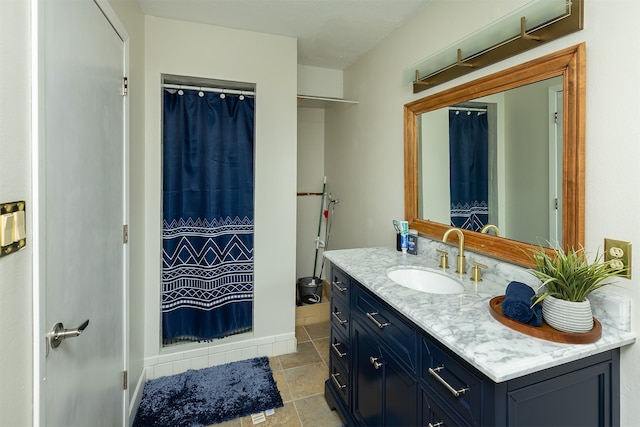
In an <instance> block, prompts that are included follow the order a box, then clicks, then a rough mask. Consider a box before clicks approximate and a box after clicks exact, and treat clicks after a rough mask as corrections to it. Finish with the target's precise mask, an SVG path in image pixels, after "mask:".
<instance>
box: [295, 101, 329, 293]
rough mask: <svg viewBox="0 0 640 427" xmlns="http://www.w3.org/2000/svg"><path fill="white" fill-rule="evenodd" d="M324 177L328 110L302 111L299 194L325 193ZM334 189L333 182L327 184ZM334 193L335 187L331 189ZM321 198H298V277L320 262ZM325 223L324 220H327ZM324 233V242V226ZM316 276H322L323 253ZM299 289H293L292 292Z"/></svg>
mask: <svg viewBox="0 0 640 427" xmlns="http://www.w3.org/2000/svg"><path fill="white" fill-rule="evenodd" d="M323 177H324V108H298V178H297V183H298V192H299V193H320V192H322V179H323ZM327 186H328V187H329V186H330V183H329V184H327ZM328 190H329V191H330V190H331V188H330V187H329V188H328ZM320 201H321V196H316V195H309V196H302V195H301V196H298V200H297V215H296V217H297V222H296V277H297V278H300V277H307V276H312V275H313V271H314V260H315V259H316V249H315V248H316V246H315V239H316V237H317V236H318V220H319V216H320ZM323 223H324V221H323ZM321 228H322V229H321V230H320V234H321V237H320V238H321V239H324V227H321ZM317 259H318V262H317V263H316V266H315V268H316V270H317V271H316V276H320V265H321V264H322V250H319V251H318V257H317ZM294 289H295V288H293V289H292V291H293V290H294Z"/></svg>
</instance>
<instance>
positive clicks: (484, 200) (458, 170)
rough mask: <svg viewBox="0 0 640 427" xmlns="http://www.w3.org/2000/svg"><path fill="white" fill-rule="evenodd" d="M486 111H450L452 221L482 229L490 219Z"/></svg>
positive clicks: (466, 226)
mask: <svg viewBox="0 0 640 427" xmlns="http://www.w3.org/2000/svg"><path fill="white" fill-rule="evenodd" d="M488 149H489V134H488V121H487V114H486V113H480V114H479V113H477V112H466V111H459V110H450V111H449V171H450V172H449V183H450V189H451V225H452V226H454V227H459V228H463V229H467V230H473V231H480V229H481V228H482V227H483V226H484V225H486V224H487V222H488V220H489V204H488V200H489V175H488V168H489V166H488V164H489V158H488Z"/></svg>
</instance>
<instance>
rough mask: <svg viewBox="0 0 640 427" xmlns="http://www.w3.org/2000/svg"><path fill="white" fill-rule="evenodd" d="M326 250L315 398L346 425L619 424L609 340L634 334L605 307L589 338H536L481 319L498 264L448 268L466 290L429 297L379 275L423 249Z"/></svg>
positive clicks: (496, 285)
mask: <svg viewBox="0 0 640 427" xmlns="http://www.w3.org/2000/svg"><path fill="white" fill-rule="evenodd" d="M325 256H326V257H327V259H328V260H329V261H330V262H331V303H330V304H331V314H330V317H331V333H330V361H329V379H328V380H327V382H326V387H325V398H326V400H327V402H328V403H329V406H330V407H331V408H332V409H336V410H337V411H339V412H340V414H341V415H342V417H343V419H344V420H345V421H346V423H347V424H348V425H358V426H433V427H435V426H441V427H442V426H467V425H468V426H502V425H504V426H506V425H510V426H526V425H531V426H541V425H544V426H552V425H557V426H569V425H580V426H584V425H593V426H615V425H619V376H620V372H619V370H620V368H619V348H620V347H621V346H624V345H627V344H630V343H632V342H634V341H635V338H634V337H633V335H632V334H631V333H630V332H628V331H625V330H622V329H616V328H615V327H613V326H611V325H612V324H613V325H614V326H616V324H615V321H614V320H612V319H607V318H603V317H606V314H605V313H604V312H603V313H601V318H599V320H600V321H601V323H602V325H603V332H602V337H601V338H600V340H598V341H597V342H595V343H592V344H577V345H569V344H559V343H554V342H549V341H544V340H540V339H537V338H532V337H529V336H527V335H524V334H522V333H520V332H516V331H513V330H511V329H509V328H507V327H505V326H504V325H502V324H500V323H499V322H497V321H496V320H495V319H493V318H492V317H491V315H490V313H489V300H490V299H491V297H493V296H496V295H501V294H503V293H504V289H505V287H506V285H507V284H508V282H509V281H510V280H511V279H510V278H506V277H504V273H501V272H496V273H495V274H494V273H493V272H491V271H489V272H487V274H486V275H485V279H484V280H483V281H482V282H479V283H475V282H472V281H471V280H470V279H469V276H468V275H467V276H466V277H465V276H458V275H456V274H455V273H452V274H450V275H451V277H453V278H455V279H456V280H458V281H459V282H461V283H462V285H463V287H464V291H463V292H460V293H455V294H448V295H443V294H431V293H425V292H420V291H416V290H413V289H409V288H406V287H404V286H400V285H398V284H396V283H395V282H393V281H392V280H390V279H389V278H388V276H387V272H388V270H389V269H397V268H403V267H408V266H417V267H419V268H423V267H431V268H433V265H430V262H429V260H427V259H426V257H421V256H417V257H416V256H407V255H404V256H403V255H401V254H400V253H398V252H396V251H395V250H393V248H366V249H349V250H340V251H329V252H327V253H326V254H325ZM449 271H453V269H452V270H449ZM501 274H503V276H502V277H501ZM610 320H611V321H610Z"/></svg>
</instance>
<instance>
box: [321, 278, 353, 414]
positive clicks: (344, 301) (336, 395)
mask: <svg viewBox="0 0 640 427" xmlns="http://www.w3.org/2000/svg"><path fill="white" fill-rule="evenodd" d="M350 305H351V279H350V277H349V276H348V275H347V274H345V273H344V272H343V271H341V270H340V269H338V268H336V267H335V266H333V267H332V268H331V299H330V311H331V312H330V314H329V316H330V319H329V320H330V325H331V328H330V332H329V340H330V344H329V379H328V380H327V382H326V383H325V399H326V400H327V403H328V404H329V407H330V408H331V409H336V410H337V411H338V412H339V413H340V414H341V415H342V417H343V419H345V420H350V415H349V414H350V413H351V395H352V393H351V391H352V387H351V360H352V355H351V315H350V313H351V307H350ZM347 424H353V423H352V422H349V421H347Z"/></svg>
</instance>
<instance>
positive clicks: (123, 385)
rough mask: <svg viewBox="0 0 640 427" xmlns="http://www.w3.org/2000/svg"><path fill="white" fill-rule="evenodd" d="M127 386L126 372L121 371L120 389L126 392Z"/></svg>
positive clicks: (127, 375)
mask: <svg viewBox="0 0 640 427" xmlns="http://www.w3.org/2000/svg"><path fill="white" fill-rule="evenodd" d="M128 384H129V374H128V372H127V371H122V389H123V390H126V389H127V387H128Z"/></svg>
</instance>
